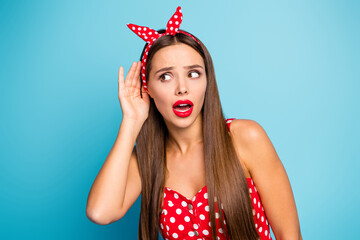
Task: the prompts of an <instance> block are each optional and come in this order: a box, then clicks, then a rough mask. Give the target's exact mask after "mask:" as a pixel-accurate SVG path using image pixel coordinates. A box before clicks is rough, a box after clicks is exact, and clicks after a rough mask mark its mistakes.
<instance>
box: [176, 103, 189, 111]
mask: <svg viewBox="0 0 360 240" xmlns="http://www.w3.org/2000/svg"><path fill="white" fill-rule="evenodd" d="M191 107H192V106H191V105H190V104H179V105H177V106H176V107H174V109H176V111H179V112H186V111H187V110H189V109H190V108H191Z"/></svg>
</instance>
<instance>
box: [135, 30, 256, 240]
mask: <svg viewBox="0 0 360 240" xmlns="http://www.w3.org/2000/svg"><path fill="white" fill-rule="evenodd" d="M182 31H184V30H182ZM158 32H159V33H164V32H165V30H164V29H161V30H159V31H158ZM194 37H195V36H194ZM195 38H196V37H195ZM196 39H198V38H196ZM198 41H199V42H200V44H199V43H197V42H196V41H195V40H194V39H192V38H191V37H190V36H188V35H186V34H183V33H177V34H176V35H175V36H173V35H164V36H162V37H160V38H159V39H157V40H156V41H155V42H154V43H153V45H152V46H151V48H150V50H149V52H148V57H147V62H146V73H145V75H146V79H149V72H150V69H151V60H152V58H153V56H154V54H155V53H156V52H157V51H158V50H160V49H162V48H164V47H166V46H171V45H175V44H178V43H184V44H187V45H189V46H190V47H192V48H193V49H195V50H196V51H197V52H198V53H199V54H200V55H201V56H202V58H203V59H204V63H205V70H206V77H207V87H206V93H205V99H204V105H203V108H202V111H201V114H202V119H203V125H202V127H203V143H204V156H205V166H206V167H205V173H206V185H207V191H208V194H209V196H214V195H215V196H216V201H217V204H218V206H219V211H220V206H222V208H223V211H224V215H225V221H226V229H227V231H228V233H229V235H227V236H226V237H227V239H232V240H238V239H258V237H259V235H258V233H257V231H256V228H255V223H254V219H253V215H252V204H251V201H250V197H249V188H248V185H247V181H246V178H245V175H244V172H243V169H242V166H241V164H240V162H239V159H238V157H237V155H236V152H235V148H234V146H233V143H232V140H231V136H230V135H229V133H228V130H227V126H226V123H225V118H224V115H223V112H222V108H221V103H220V98H219V92H218V88H217V84H216V78H215V71H214V66H213V62H212V59H211V56H210V54H209V52H208V50H207V48H206V47H205V46H204V44H203V43H202V42H201V41H200V40H199V39H198ZM146 46H147V44H146V45H145V47H144V49H143V51H142V53H141V57H140V60H141V58H142V56H143V54H144V51H145V48H146ZM167 138H168V131H167V127H166V125H165V122H164V119H163V117H162V115H161V114H160V112H159V111H158V110H157V108H156V106H155V103H154V100H153V99H152V98H150V109H149V116H148V118H147V120H146V121H145V122H144V124H143V126H142V128H141V130H140V133H139V135H138V137H137V139H136V153H137V158H138V165H139V172H140V176H141V182H142V191H141V212H140V221H139V235H138V238H139V239H141V240H149V239H151V240H152V239H158V237H159V232H160V231H161V230H160V228H159V217H160V214H161V202H162V197H163V196H164V195H163V193H164V184H165V176H166V140H167ZM208 201H209V207H210V221H211V234H212V237H213V239H216V228H217V227H218V226H216V220H215V205H214V204H215V203H214V202H215V199H214V198H211V197H209V198H208ZM219 215H220V223H221V227H222V229H225V226H224V221H223V217H222V214H219ZM224 234H226V231H224Z"/></svg>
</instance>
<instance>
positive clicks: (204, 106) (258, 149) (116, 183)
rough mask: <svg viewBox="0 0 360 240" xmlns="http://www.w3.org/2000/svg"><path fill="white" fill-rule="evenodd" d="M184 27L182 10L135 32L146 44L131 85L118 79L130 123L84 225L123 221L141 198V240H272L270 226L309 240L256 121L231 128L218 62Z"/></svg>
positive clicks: (98, 182)
mask: <svg viewBox="0 0 360 240" xmlns="http://www.w3.org/2000/svg"><path fill="white" fill-rule="evenodd" d="M181 21H182V13H181V8H180V7H178V8H177V11H176V12H175V13H174V15H173V16H172V18H171V19H170V20H169V21H168V25H167V28H166V30H165V29H162V30H160V31H155V30H152V29H151V28H148V27H143V26H137V25H134V24H128V27H129V28H130V29H131V30H132V31H134V33H136V34H137V35H139V36H140V37H141V38H142V39H143V40H145V41H146V42H147V44H146V45H145V47H144V50H143V52H142V54H141V59H142V62H140V61H139V62H137V63H136V62H134V63H133V64H132V66H131V68H130V70H129V72H128V74H127V76H126V79H125V81H124V69H123V67H120V69H119V100H120V104H121V109H122V112H123V119H122V122H121V125H120V129H119V134H118V137H117V139H116V141H115V144H114V146H113V148H112V149H111V151H110V153H109V155H108V157H107V159H106V161H105V163H104V165H103V167H102V168H101V170H100V172H99V174H98V176H97V177H96V179H95V181H94V183H93V186H92V188H91V190H90V193H89V198H88V205H87V216H88V217H89V219H91V220H92V221H94V222H96V223H98V224H109V223H111V222H114V221H117V220H119V219H120V218H122V217H123V216H124V215H125V213H126V212H127V211H128V209H129V208H130V207H131V206H132V205H133V203H134V202H135V201H136V199H137V198H138V197H139V195H140V193H141V213H140V224H139V239H158V234H159V232H160V233H161V234H162V236H163V238H164V239H259V238H260V239H271V237H270V232H269V231H270V227H269V226H271V228H272V230H273V232H274V235H275V237H276V239H302V238H301V233H300V226H299V220H298V215H297V210H296V206H295V201H294V197H293V193H292V190H291V186H290V183H289V179H288V177H287V174H286V171H285V169H284V167H283V165H282V163H281V161H280V159H279V157H278V156H277V153H276V151H275V149H274V147H273V145H272V143H271V141H270V140H269V138H268V136H267V134H266V132H265V131H264V129H263V128H262V127H261V126H260V125H259V124H258V123H257V122H255V121H252V120H243V119H228V120H226V119H225V118H224V115H223V113H222V108H221V104H220V98H219V93H218V89H217V85H216V79H215V73H214V67H213V64H212V59H211V56H210V54H209V52H208V51H207V49H206V47H205V46H204V44H203V43H202V42H201V41H200V40H199V39H198V38H196V37H195V36H193V35H192V34H190V33H188V32H185V31H182V30H180V29H179V26H180V23H181ZM230 123H231V125H230ZM230 126H231V127H230ZM135 142H136V146H135V147H133V146H134V144H135ZM210 196H214V197H213V198H212V197H210ZM220 208H221V210H220Z"/></svg>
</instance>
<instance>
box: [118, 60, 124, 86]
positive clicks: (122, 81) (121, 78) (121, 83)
mask: <svg viewBox="0 0 360 240" xmlns="http://www.w3.org/2000/svg"><path fill="white" fill-rule="evenodd" d="M118 84H119V91H120V89H122V88H123V86H124V68H123V67H122V66H120V68H119V79H118Z"/></svg>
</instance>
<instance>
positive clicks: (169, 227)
mask: <svg viewBox="0 0 360 240" xmlns="http://www.w3.org/2000/svg"><path fill="white" fill-rule="evenodd" d="M230 122H231V120H230V121H229V120H228V119H227V121H226V123H227V125H228V129H230V128H229V125H230ZM246 180H247V184H248V186H249V197H250V198H251V202H252V207H253V210H252V215H253V218H254V222H255V227H256V230H257V232H258V234H259V236H260V239H261V240H264V239H272V238H271V236H270V229H269V228H270V226H269V223H268V221H267V218H266V214H265V211H264V208H263V206H262V204H261V199H260V196H259V194H258V192H257V190H256V187H255V184H254V182H253V180H252V178H247V179H246ZM165 193H166V194H164V201H163V202H164V206H162V211H161V215H160V223H159V224H160V229H161V235H162V236H163V238H164V239H168V240H173V239H205V240H208V239H212V236H211V234H210V233H211V222H210V215H209V211H210V210H209V202H208V198H209V197H210V196H209V195H208V193H207V186H204V187H203V188H202V189H200V190H199V191H198V192H197V193H196V194H195V196H194V197H193V198H192V199H189V198H187V197H185V196H183V195H182V194H180V193H178V192H176V191H175V190H172V189H170V188H168V187H165ZM214 198H215V199H216V197H215V196H214ZM221 212H222V216H223V220H224V224H225V231H227V229H226V221H225V215H224V212H223V210H221ZM215 214H216V219H215V220H216V230H217V231H216V235H217V239H219V240H225V239H226V238H225V231H224V229H222V228H221V224H220V212H219V208H218V204H217V202H215ZM164 226H165V227H164Z"/></svg>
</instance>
